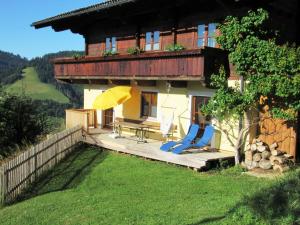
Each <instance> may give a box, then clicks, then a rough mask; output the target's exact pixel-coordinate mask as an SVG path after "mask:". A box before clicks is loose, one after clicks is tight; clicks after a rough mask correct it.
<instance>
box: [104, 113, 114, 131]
mask: <svg viewBox="0 0 300 225" xmlns="http://www.w3.org/2000/svg"><path fill="white" fill-rule="evenodd" d="M113 120H114V111H113V109H107V110H104V111H103V128H106V129H112V127H113Z"/></svg>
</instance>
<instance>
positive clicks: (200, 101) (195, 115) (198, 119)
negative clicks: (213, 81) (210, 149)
mask: <svg viewBox="0 0 300 225" xmlns="http://www.w3.org/2000/svg"><path fill="white" fill-rule="evenodd" d="M209 99H210V98H209V97H206V96H193V98H192V115H191V116H192V123H196V124H199V125H200V131H199V135H200V136H201V135H202V133H203V132H204V128H205V126H206V125H207V124H210V120H211V118H210V116H205V115H203V113H202V111H201V107H202V106H203V105H206V104H207V103H208V101H209Z"/></svg>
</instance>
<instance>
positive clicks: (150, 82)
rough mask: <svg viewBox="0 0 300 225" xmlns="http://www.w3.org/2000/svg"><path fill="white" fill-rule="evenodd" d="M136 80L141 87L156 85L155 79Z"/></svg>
mask: <svg viewBox="0 0 300 225" xmlns="http://www.w3.org/2000/svg"><path fill="white" fill-rule="evenodd" d="M136 82H137V85H138V86H141V87H156V80H138V81H136Z"/></svg>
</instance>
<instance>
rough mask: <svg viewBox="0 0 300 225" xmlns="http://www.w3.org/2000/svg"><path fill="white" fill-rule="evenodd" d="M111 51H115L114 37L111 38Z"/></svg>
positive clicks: (115, 41) (115, 42)
mask: <svg viewBox="0 0 300 225" xmlns="http://www.w3.org/2000/svg"><path fill="white" fill-rule="evenodd" d="M111 50H112V51H113V52H116V51H117V39H116V37H112V38H111Z"/></svg>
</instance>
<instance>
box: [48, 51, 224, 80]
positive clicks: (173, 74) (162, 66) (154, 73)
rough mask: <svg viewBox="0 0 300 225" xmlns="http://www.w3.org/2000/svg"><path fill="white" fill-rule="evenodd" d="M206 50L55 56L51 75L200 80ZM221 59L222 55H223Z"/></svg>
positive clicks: (208, 61) (209, 58) (211, 58)
mask: <svg viewBox="0 0 300 225" xmlns="http://www.w3.org/2000/svg"><path fill="white" fill-rule="evenodd" d="M212 51H217V52H220V50H219V49H216V50H213V49H211V50H209V51H207V50H206V49H196V50H184V51H178V52H155V53H142V54H139V55H115V56H106V57H89V56H85V57H82V58H77V59H75V58H57V59H55V60H54V69H55V77H56V79H58V80H62V81H66V82H74V83H79V82H80V81H93V80H204V78H205V76H206V75H208V74H209V73H210V72H211V69H212V66H211V65H214V62H215V59H216V56H217V57H219V56H222V57H223V56H224V54H211V53H212ZM223 58H224V57H223Z"/></svg>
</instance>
